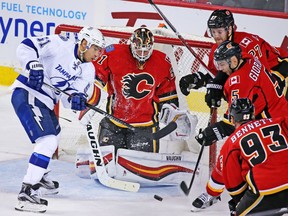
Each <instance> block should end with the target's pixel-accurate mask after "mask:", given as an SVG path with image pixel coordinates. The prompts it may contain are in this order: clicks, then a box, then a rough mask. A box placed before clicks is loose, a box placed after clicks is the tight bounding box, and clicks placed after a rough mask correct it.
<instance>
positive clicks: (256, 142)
mask: <svg viewBox="0 0 288 216" xmlns="http://www.w3.org/2000/svg"><path fill="white" fill-rule="evenodd" d="M284 115H285V114H284ZM287 164H288V117H279V118H273V119H261V120H256V121H255V120H254V121H250V122H248V123H246V124H243V125H241V126H240V127H239V128H237V129H236V130H235V132H234V133H233V134H231V135H230V136H229V138H228V139H227V140H226V142H225V143H224V145H223V146H222V149H221V151H220V154H219V157H218V161H217V167H216V169H215V170H214V173H213V174H214V175H215V177H216V179H218V180H219V177H220V181H221V178H222V179H223V182H224V184H225V187H226V189H227V190H228V191H229V193H230V195H232V196H237V195H239V194H241V193H242V192H243V191H244V190H245V189H246V188H247V186H248V185H249V187H250V188H251V190H252V191H253V192H254V193H258V192H259V193H260V194H261V195H268V194H273V193H276V192H279V191H282V190H285V189H287V187H288V185H287V184H288V172H287ZM217 176H218V177H217Z"/></svg>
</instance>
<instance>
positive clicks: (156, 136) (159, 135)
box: [152, 121, 177, 140]
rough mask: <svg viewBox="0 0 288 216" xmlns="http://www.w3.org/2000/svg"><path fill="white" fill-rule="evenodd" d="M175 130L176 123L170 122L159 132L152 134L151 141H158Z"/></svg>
mask: <svg viewBox="0 0 288 216" xmlns="http://www.w3.org/2000/svg"><path fill="white" fill-rule="evenodd" d="M176 128H177V124H176V122H174V121H172V122H170V123H169V124H168V125H166V126H165V127H164V128H162V129H161V130H159V131H157V132H156V133H153V134H152V137H153V139H155V140H159V139H161V138H163V137H165V136H166V135H168V134H170V133H171V132H172V131H174V130H175V129H176Z"/></svg>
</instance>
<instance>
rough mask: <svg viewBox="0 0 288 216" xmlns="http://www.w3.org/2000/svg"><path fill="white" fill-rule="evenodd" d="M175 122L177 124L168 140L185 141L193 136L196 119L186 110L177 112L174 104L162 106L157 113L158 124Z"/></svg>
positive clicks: (177, 109)
mask: <svg viewBox="0 0 288 216" xmlns="http://www.w3.org/2000/svg"><path fill="white" fill-rule="evenodd" d="M171 121H175V122H176V124H177V128H176V130H174V131H173V132H172V133H171V134H170V135H169V136H170V140H187V139H189V138H191V136H193V135H194V134H195V129H196V125H197V123H198V118H197V116H196V115H192V114H191V113H190V112H189V111H188V110H179V108H178V107H176V106H175V105H174V104H164V105H163V106H162V109H161V112H160V113H159V122H160V123H163V124H165V125H167V124H168V123H169V122H171Z"/></svg>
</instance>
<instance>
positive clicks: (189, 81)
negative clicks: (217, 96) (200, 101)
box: [179, 71, 211, 96]
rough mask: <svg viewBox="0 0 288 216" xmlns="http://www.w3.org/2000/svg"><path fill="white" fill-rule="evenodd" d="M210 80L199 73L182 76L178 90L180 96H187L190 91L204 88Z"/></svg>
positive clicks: (207, 75)
mask: <svg viewBox="0 0 288 216" xmlns="http://www.w3.org/2000/svg"><path fill="white" fill-rule="evenodd" d="M210 78H211V77H210V75H209V74H206V75H204V74H203V73H202V72H200V71H199V72H195V73H193V74H188V75H186V76H183V77H182V78H181V79H180V81H179V86H180V90H181V92H182V94H184V95H185V96H187V95H188V94H189V93H190V89H198V88H201V87H202V86H205V85H206V83H207V80H208V79H210Z"/></svg>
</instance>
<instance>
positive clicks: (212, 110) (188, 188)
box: [180, 108, 217, 196]
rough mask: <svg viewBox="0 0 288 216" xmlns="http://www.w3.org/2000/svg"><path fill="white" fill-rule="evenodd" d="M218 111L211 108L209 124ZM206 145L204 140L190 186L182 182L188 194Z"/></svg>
mask: <svg viewBox="0 0 288 216" xmlns="http://www.w3.org/2000/svg"><path fill="white" fill-rule="evenodd" d="M216 111H217V109H216V108H211V110H210V116H209V123H208V126H209V125H210V122H211V120H212V118H213V115H215V112H216ZM200 132H201V131H200ZM213 145H215V144H213ZM204 147H205V141H204V142H203V144H202V146H201V149H200V152H199V156H198V159H197V162H196V165H195V168H194V172H193V174H192V179H191V181H190V184H189V187H188V186H187V184H186V182H185V181H182V182H181V183H180V188H181V189H182V191H183V192H184V194H185V195H186V196H188V195H189V193H190V190H191V188H192V184H193V182H194V178H195V175H196V171H197V169H198V166H199V163H200V160H201V157H202V155H203V150H204Z"/></svg>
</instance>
